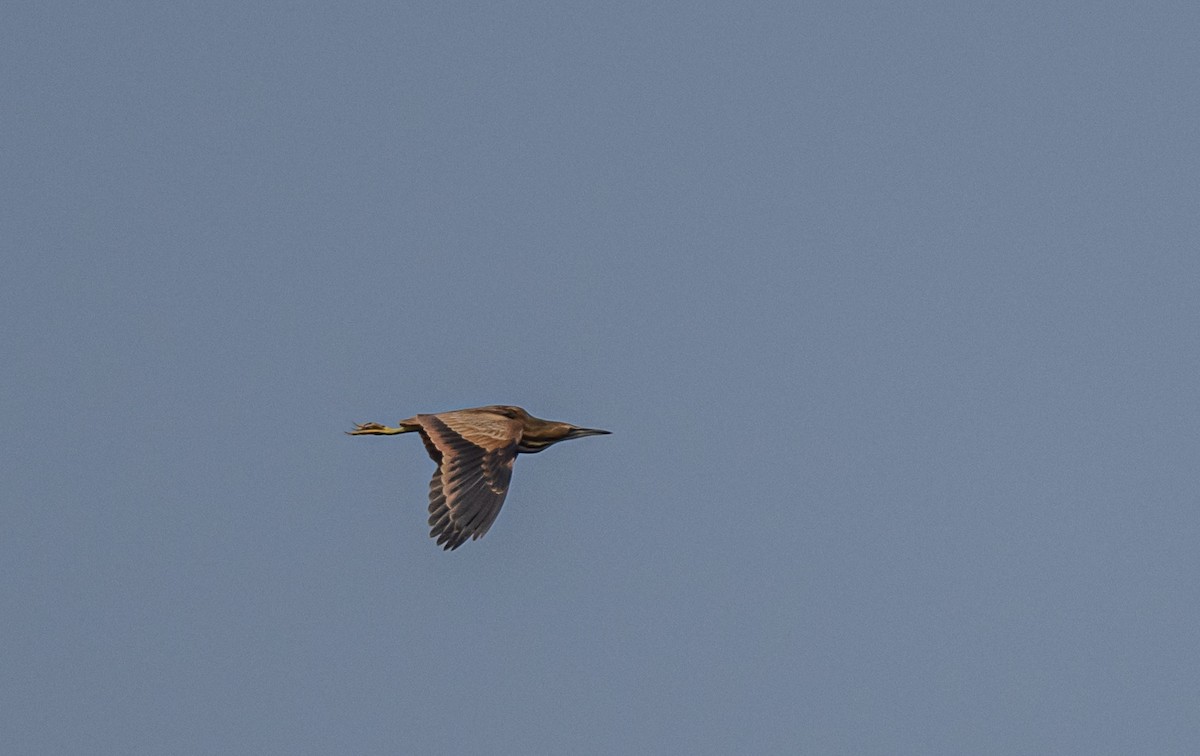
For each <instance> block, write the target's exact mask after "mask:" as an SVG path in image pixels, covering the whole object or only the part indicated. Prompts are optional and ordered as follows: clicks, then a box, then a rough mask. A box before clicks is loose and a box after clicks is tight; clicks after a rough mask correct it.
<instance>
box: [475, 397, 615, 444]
mask: <svg viewBox="0 0 1200 756" xmlns="http://www.w3.org/2000/svg"><path fill="white" fill-rule="evenodd" d="M497 409H502V410H511V411H513V414H509V415H507V416H508V417H512V418H514V419H518V420H521V422H522V430H521V441H520V443H519V445H518V446H517V450H518V451H520V452H522V453H524V454H534V453H536V452H540V451H542V450H543V449H545V448H546V447H548V446H551V445H552V444H557V443H558V442H559V441H567V440H569V439H572V438H583V437H584V436H603V435H607V434H608V433H611V431H606V430H600V429H599V428H581V427H579V426H578V425H572V424H570V423H560V422H558V421H557V420H543V419H541V418H540V417H534V416H533V415H531V414H529V413H528V412H526V411H525V410H523V409H521V408H520V407H502V408H497Z"/></svg>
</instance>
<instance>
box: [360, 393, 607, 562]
mask: <svg viewBox="0 0 1200 756" xmlns="http://www.w3.org/2000/svg"><path fill="white" fill-rule="evenodd" d="M413 431H416V432H417V433H420V434H421V440H422V441H424V442H425V449H426V450H427V451H428V452H429V456H430V457H432V458H433V461H434V462H437V466H438V467H437V470H436V471H435V472H434V473H433V480H431V481H429V526H430V531H429V535H430V537H431V538H436V539H437V542H438V545H439V546H441V547H442V548H443V549H447V550H451V549H457V548H458V547H459V546H462V545H463V543H464V542H466V540H467V539H468V538H472V539H474V538H482V537H483V534H484V533H486V532H487V531H488V528H490V527H491V526H492V523H493V522H495V521H496V515H498V514H500V507H501V505H503V504H504V496H505V494H507V493H508V482H509V480H510V479H511V477H512V467H513V461H514V460H516V457H517V455H518V454H536V453H537V452H540V451H542V450H543V449H545V448H547V447H548V446H551V445H552V444H556V443H558V442H559V441H566V440H567V439H571V438H583V437H584V436H598V435H602V434H606V433H608V432H609V431H605V430H596V429H595V428H580V427H578V426H575V425H571V424H570V423H559V422H555V421H553V420H542V419H540V418H537V417H534V416H533V415H531V414H529V413H528V412H526V411H525V410H523V409H521V408H520V407H511V406H508V405H503V404H495V405H492V406H489V407H475V408H474V409H463V410H454V411H453V412H439V413H437V414H436V415H414V416H413V417H410V418H408V419H407V420H401V421H400V423H399V427H397V428H389V427H387V426H385V425H380V424H378V423H360V424H358V425H357V426H356V427H355V429H354V430H352V431H349V435H351V436H390V435H394V434H397V433H412V432H413Z"/></svg>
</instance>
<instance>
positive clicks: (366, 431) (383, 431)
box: [346, 423, 416, 436]
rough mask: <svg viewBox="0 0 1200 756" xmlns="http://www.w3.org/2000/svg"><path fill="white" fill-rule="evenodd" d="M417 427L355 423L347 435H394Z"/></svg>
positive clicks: (408, 431)
mask: <svg viewBox="0 0 1200 756" xmlns="http://www.w3.org/2000/svg"><path fill="white" fill-rule="evenodd" d="M415 430H416V428H405V427H404V426H403V425H401V426H400V427H399V428H389V427H387V426H386V425H380V424H379V423H355V424H354V430H352V431H346V435H347V436H394V435H396V434H397V433H411V432H412V431H415Z"/></svg>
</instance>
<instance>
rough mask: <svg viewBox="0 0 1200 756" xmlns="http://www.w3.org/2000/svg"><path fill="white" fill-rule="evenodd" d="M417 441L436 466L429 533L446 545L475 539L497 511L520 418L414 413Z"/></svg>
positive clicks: (505, 487)
mask: <svg viewBox="0 0 1200 756" xmlns="http://www.w3.org/2000/svg"><path fill="white" fill-rule="evenodd" d="M414 419H415V420H416V422H417V424H419V425H420V433H421V440H422V441H424V442H425V449H426V450H427V451H428V452H429V456H430V457H431V458H432V459H433V461H434V462H437V465H438V468H437V470H436V471H435V472H434V474H433V478H432V479H431V480H430V481H429V526H430V531H429V535H430V537H431V538H435V539H437V543H438V545H439V546H441V547H442V548H444V549H448V550H452V549H457V548H458V547H459V546H461V545H462V544H463V543H464V542H466V540H467V539H468V538H479V537H481V536H482V535H483V534H484V533H486V532H487V531H488V529H489V528H491V526H492V523H493V522H495V521H496V516H497V515H498V514H500V507H501V506H502V505H503V504H504V497H505V495H506V494H507V493H508V484H509V481H510V480H511V479H512V466H513V460H514V459H516V456H517V442H518V441H519V440H520V429H521V424H520V422H519V421H517V420H514V419H511V418H507V417H504V416H502V415H483V416H480V415H479V413H462V412H443V413H441V414H438V415H417V416H416V418H414Z"/></svg>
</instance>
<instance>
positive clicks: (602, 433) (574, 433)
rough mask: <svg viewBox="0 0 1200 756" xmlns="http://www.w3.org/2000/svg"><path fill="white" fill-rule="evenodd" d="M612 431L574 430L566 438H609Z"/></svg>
mask: <svg viewBox="0 0 1200 756" xmlns="http://www.w3.org/2000/svg"><path fill="white" fill-rule="evenodd" d="M610 433H612V431H606V430H600V429H599V428H572V429H571V430H570V431H568V432H567V435H566V438H568V439H570V438H583V437H584V436H607V435H608V434H610Z"/></svg>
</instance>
